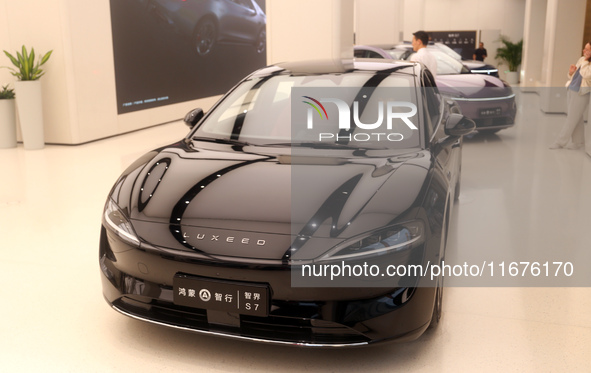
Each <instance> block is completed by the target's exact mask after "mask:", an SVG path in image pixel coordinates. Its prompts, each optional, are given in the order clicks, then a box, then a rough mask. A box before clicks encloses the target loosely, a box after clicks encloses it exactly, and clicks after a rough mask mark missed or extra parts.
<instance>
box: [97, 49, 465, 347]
mask: <svg viewBox="0 0 591 373" xmlns="http://www.w3.org/2000/svg"><path fill="white" fill-rule="evenodd" d="M457 112H458V108H457V106H455V104H454V103H453V101H451V100H442V99H441V97H440V95H439V93H438V90H437V88H436V86H435V82H434V80H433V77H432V76H431V74H430V73H429V72H428V71H425V70H421V65H420V64H417V63H409V62H395V61H382V62H370V61H368V60H358V61H355V62H351V61H343V62H342V63H338V64H336V65H335V64H333V63H331V62H326V61H324V62H314V63H293V64H290V63H285V64H278V65H275V66H270V67H266V68H263V69H261V70H258V71H256V72H254V73H253V74H251V75H250V76H248V77H247V78H245V79H244V80H242V81H241V82H240V83H239V84H238V85H236V86H235V87H234V88H233V89H232V90H231V91H230V92H229V93H227V94H226V95H225V96H224V97H223V98H222V99H221V100H220V101H219V102H218V103H217V104H216V105H215V106H214V107H213V108H212V109H211V110H210V111H209V112H208V113H207V114H206V115H204V114H203V111H202V110H200V109H196V110H194V111H192V112H190V113H189V114H188V115H187V116H186V118H185V121H186V122H187V124H189V125H190V126H191V127H192V130H191V131H190V132H189V134H188V135H187V136H186V137H185V138H184V139H182V140H180V141H178V142H177V143H174V144H171V145H169V146H166V147H163V148H160V149H157V150H154V151H151V152H149V153H147V154H146V155H144V156H143V157H141V158H140V159H138V160H137V161H135V162H134V163H133V164H132V165H130V166H129V167H128V168H127V169H126V170H125V171H124V172H123V174H122V175H121V177H120V178H119V179H118V180H117V181H116V183H115V185H114V186H113V188H112V190H111V192H110V194H109V197H108V199H107V202H106V206H105V210H104V214H103V223H102V227H101V235H100V237H101V238H100V250H99V261H100V269H101V275H102V276H101V278H102V284H103V294H104V297H105V299H106V300H107V302H108V303H109V304H110V305H111V306H112V307H113V308H114V309H115V310H117V311H119V312H121V313H123V314H125V315H127V316H130V317H132V318H135V319H140V320H144V321H148V322H152V323H155V324H160V325H166V326H170V327H174V328H178V329H183V330H191V331H196V332H202V333H206V334H212V335H219V336H226V337H234V338H238V339H246V340H253V341H264V342H272V343H283V344H292V345H305V346H358V345H365V344H368V343H371V342H378V341H385V340H394V339H396V340H409V339H414V338H417V337H418V336H419V335H421V334H422V333H423V332H424V331H425V330H426V329H427V328H428V327H429V325H437V323H438V321H439V318H440V316H441V301H442V297H443V280H442V277H441V276H438V275H437V274H435V275H433V273H431V274H430V275H429V274H427V273H426V272H417V271H416V269H417V268H423V269H429V268H432V266H433V265H440V264H441V262H442V260H443V258H444V255H445V243H446V232H447V228H448V224H449V219H450V214H451V209H452V206H453V201H454V196H455V197H457V194H458V193H459V178H460V172H459V171H460V162H461V148H462V141H461V139H462V135H464V134H466V133H469V132H471V131H472V130H473V128H474V123H473V122H472V121H471V120H469V119H467V118H465V117H463V116H462V115H460V114H458V113H457ZM349 114H352V115H349ZM376 118H378V120H376ZM379 119H382V120H383V121H382V123H381V124H380V121H379ZM351 122H355V125H352V123H351ZM412 268H414V273H411V272H413V270H412ZM337 269H338V270H339V271H341V270H342V272H341V273H339V274H338V275H337V274H336V270H337ZM364 269H365V273H364ZM403 271H404V273H403Z"/></svg>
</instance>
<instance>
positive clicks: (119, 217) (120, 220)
mask: <svg viewBox="0 0 591 373" xmlns="http://www.w3.org/2000/svg"><path fill="white" fill-rule="evenodd" d="M103 221H104V223H105V225H106V226H107V227H108V228H110V229H111V231H113V232H114V233H115V234H117V235H118V236H119V237H121V239H122V240H124V241H126V242H127V243H130V244H133V245H136V246H139V244H140V240H139V239H138V238H137V234H136V233H135V231H134V230H133V227H132V225H131V222H130V221H129V219H128V218H127V217H126V216H125V214H124V213H123V212H122V211H121V209H120V208H119V207H118V206H117V204H116V203H115V201H113V200H112V199H111V198H109V199H108V200H107V203H106V205H105V212H104V214H103Z"/></svg>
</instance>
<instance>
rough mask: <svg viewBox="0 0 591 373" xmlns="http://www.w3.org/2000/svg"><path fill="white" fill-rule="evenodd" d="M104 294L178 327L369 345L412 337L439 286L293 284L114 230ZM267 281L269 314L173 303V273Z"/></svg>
mask: <svg viewBox="0 0 591 373" xmlns="http://www.w3.org/2000/svg"><path fill="white" fill-rule="evenodd" d="M99 260H100V266H101V278H102V285H103V294H104V297H105V299H106V300H107V302H108V303H109V304H110V305H111V306H112V307H113V308H114V309H115V310H117V311H118V312H120V313H122V314H124V315H127V316H129V317H132V318H135V319H139V320H143V321H147V322H150V323H154V324H159V325H165V326H169V327H173V328H177V329H182V330H189V331H194V332H200V333H205V334H210V335H216V336H224V337H231V338H236V339H243V340H251V341H257V342H269V343H276V344H289V345H298V346H313V347H318V346H326V347H343V346H362V345H366V344H369V343H373V342H379V341H386V340H398V341H405V340H413V339H416V338H417V337H418V336H420V335H421V334H422V333H423V332H424V331H425V330H426V329H427V327H428V325H429V322H430V320H431V313H432V310H433V303H434V298H435V289H433V288H422V287H418V288H408V287H399V288H392V289H389V288H357V289H347V288H291V286H290V280H291V278H290V271H289V270H286V269H285V268H278V267H263V266H260V265H259V266H252V265H251V266H234V267H228V266H222V265H213V264H211V263H210V264H205V263H198V262H195V261H190V260H179V258H172V257H166V256H165V255H158V254H156V253H152V252H148V251H143V250H140V249H137V248H133V247H131V246H127V245H126V244H125V243H123V242H121V241H120V240H118V239H117V237H116V236H114V235H110V234H109V233H107V230H106V229H105V228H104V227H103V228H102V232H101V245H100V256H99ZM177 272H183V273H191V274H195V275H199V276H204V277H210V278H218V279H226V280H236V281H251V282H265V283H268V284H269V286H270V288H271V299H270V311H269V315H268V316H267V317H258V316H250V315H238V314H226V315H225V316H224V317H226V318H227V317H230V318H234V320H235V321H234V322H232V323H226V322H223V321H222V322H220V318H219V316H220V315H219V314H216V313H215V312H212V311H208V310H205V309H199V308H192V307H186V306H180V305H177V304H175V303H174V302H173V286H172V279H173V277H174V273H177Z"/></svg>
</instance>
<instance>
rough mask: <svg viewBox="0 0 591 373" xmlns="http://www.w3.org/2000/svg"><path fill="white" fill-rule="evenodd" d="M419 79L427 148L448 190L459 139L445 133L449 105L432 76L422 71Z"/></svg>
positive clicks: (452, 181) (451, 182)
mask: <svg viewBox="0 0 591 373" xmlns="http://www.w3.org/2000/svg"><path fill="white" fill-rule="evenodd" d="M421 79H422V83H423V87H424V89H423V96H424V97H423V100H424V102H425V103H426V105H425V123H426V127H427V128H426V131H427V136H430V141H429V147H430V149H431V151H432V154H433V156H434V162H435V164H434V166H435V170H436V173H437V174H439V175H438V177H440V178H441V181H442V182H443V183H444V184H445V185H446V186H447V189H449V188H450V187H451V186H452V185H454V183H455V178H456V173H457V172H456V169H457V167H458V153H459V150H460V146H461V139H455V140H454V139H453V138H450V137H449V136H448V135H446V133H445V121H446V119H447V117H448V114H449V105H447V104H446V103H445V102H443V100H442V97H441V95H440V94H439V90H438V89H437V85H436V84H435V79H434V78H433V75H431V73H430V72H429V71H423V72H422V78H421Z"/></svg>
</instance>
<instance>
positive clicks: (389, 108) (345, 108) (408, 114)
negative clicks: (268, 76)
mask: <svg viewBox="0 0 591 373" xmlns="http://www.w3.org/2000/svg"><path fill="white" fill-rule="evenodd" d="M302 97H303V98H306V99H308V100H309V101H302V102H303V103H305V104H307V105H309V106H310V107H308V112H307V117H306V118H307V120H306V123H307V128H308V129H313V128H314V110H315V111H316V112H317V113H318V115H319V116H320V119H322V120H328V113H327V111H326V108H325V107H324V105H323V104H322V103H325V104H326V103H332V104H334V105H335V106H336V108H337V111H338V128H339V130H340V131H343V130H345V131H349V132H353V131H351V127H352V125H351V118H353V123H354V124H355V126H356V127H357V128H359V129H361V130H365V131H367V130H376V129H378V128H380V127H382V126H383V124H384V118H385V122H386V129H387V130H389V131H391V130H392V129H393V123H394V121H395V120H397V119H398V120H400V121H401V122H402V123H404V125H406V126H407V127H408V128H409V129H411V130H418V128H417V126H415V124H414V123H413V122H412V121H411V120H410V118H412V117H414V116H415V115H416V114H417V106H416V105H415V104H413V103H411V102H404V101H387V102H386V103H384V102H383V101H379V102H378V108H377V120H376V121H375V122H374V123H363V122H361V120H360V111H363V110H360V105H359V102H358V101H353V115H352V116H351V108H350V107H349V105H348V104H347V102H345V101H343V100H341V99H338V98H321V99H319V100H317V99H315V98H312V97H310V96H302ZM310 101H312V102H310ZM384 108H385V109H384ZM408 109H410V110H408ZM323 113H324V115H323ZM343 138H346V139H348V140H349V141H352V140H355V141H375V140H378V141H379V140H380V139H385V140H388V141H402V140H403V139H404V136H403V135H402V134H401V133H394V132H389V133H386V132H372V133H367V132H359V133H348V134H343V133H342V132H341V133H329V132H322V133H320V134H319V141H323V140H330V139H332V140H335V139H336V140H337V141H338V140H340V139H343Z"/></svg>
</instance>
